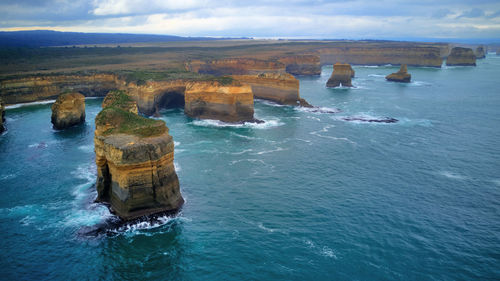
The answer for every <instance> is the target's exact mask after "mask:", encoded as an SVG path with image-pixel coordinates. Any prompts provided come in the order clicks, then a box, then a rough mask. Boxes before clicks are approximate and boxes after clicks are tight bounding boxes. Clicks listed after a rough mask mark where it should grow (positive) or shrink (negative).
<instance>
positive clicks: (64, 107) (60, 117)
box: [51, 93, 85, 130]
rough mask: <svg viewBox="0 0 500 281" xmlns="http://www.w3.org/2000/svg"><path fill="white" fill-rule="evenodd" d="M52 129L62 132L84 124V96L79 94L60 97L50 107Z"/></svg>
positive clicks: (67, 94)
mask: <svg viewBox="0 0 500 281" xmlns="http://www.w3.org/2000/svg"><path fill="white" fill-rule="evenodd" d="M51 121H52V124H53V125H54V129H57V130H63V129H66V128H68V127H71V126H74V125H78V124H81V123H84V122H85V96H83V95H82V94H80V93H66V94H62V95H60V96H59V97H58V98H57V100H56V102H55V103H54V104H53V105H52V116H51Z"/></svg>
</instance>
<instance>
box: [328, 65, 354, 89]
mask: <svg viewBox="0 0 500 281" xmlns="http://www.w3.org/2000/svg"><path fill="white" fill-rule="evenodd" d="M352 77H354V70H353V69H352V67H351V65H350V64H347V63H336V64H334V65H333V72H332V75H331V76H330V79H328V81H327V82H326V86H327V87H339V86H343V87H352V83H351V78H352Z"/></svg>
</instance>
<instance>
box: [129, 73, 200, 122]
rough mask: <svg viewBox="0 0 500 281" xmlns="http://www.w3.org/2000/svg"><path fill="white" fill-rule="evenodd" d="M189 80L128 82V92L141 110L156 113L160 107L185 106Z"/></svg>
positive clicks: (149, 113) (146, 112) (144, 112)
mask: <svg viewBox="0 0 500 281" xmlns="http://www.w3.org/2000/svg"><path fill="white" fill-rule="evenodd" d="M189 82H190V81H187V80H181V79H178V80H170V81H147V82H145V83H144V84H141V85H138V84H137V83H133V82H132V83H128V84H127V85H126V87H124V88H123V89H125V90H126V91H127V94H128V95H129V96H130V97H132V98H133V99H134V100H135V101H136V102H137V106H138V109H139V112H141V113H142V114H145V115H154V114H156V113H158V111H159V109H160V108H168V107H184V91H185V90H186V85H187V84H188V83H189Z"/></svg>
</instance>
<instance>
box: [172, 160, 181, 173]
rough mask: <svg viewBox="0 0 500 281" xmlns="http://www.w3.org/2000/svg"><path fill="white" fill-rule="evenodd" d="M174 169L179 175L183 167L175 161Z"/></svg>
mask: <svg viewBox="0 0 500 281" xmlns="http://www.w3.org/2000/svg"><path fill="white" fill-rule="evenodd" d="M174 169H175V171H176V172H177V173H178V172H179V171H180V170H181V165H179V163H177V162H175V161H174Z"/></svg>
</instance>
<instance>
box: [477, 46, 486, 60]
mask: <svg viewBox="0 0 500 281" xmlns="http://www.w3.org/2000/svg"><path fill="white" fill-rule="evenodd" d="M474 54H475V55H476V59H484V58H485V57H486V48H485V47H484V46H483V45H481V46H478V47H477V48H476V50H475V51H474Z"/></svg>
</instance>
